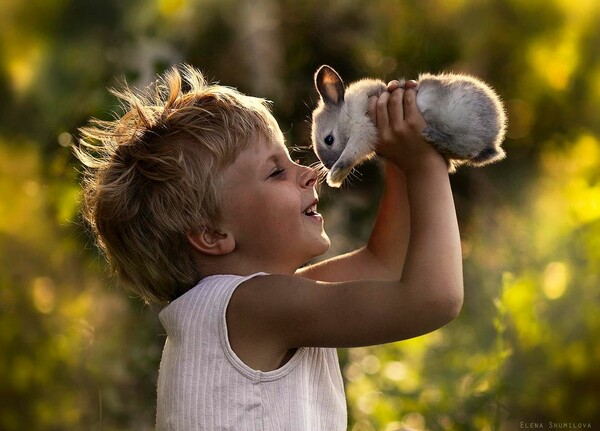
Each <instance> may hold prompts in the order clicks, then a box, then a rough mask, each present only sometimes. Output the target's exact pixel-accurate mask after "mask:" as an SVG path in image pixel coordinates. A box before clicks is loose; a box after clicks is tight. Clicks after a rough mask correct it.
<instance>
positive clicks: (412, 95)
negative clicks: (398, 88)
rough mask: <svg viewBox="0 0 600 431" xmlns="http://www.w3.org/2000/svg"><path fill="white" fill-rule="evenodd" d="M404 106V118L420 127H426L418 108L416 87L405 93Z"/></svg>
mask: <svg viewBox="0 0 600 431" xmlns="http://www.w3.org/2000/svg"><path fill="white" fill-rule="evenodd" d="M402 104H403V106H404V118H405V119H406V120H411V121H415V122H416V125H418V126H419V127H421V126H422V127H425V126H426V124H425V120H424V119H423V117H422V116H421V113H420V112H419V107H418V106H417V92H416V90H415V88H414V87H413V88H409V89H407V90H406V91H405V93H404V99H403V102H402Z"/></svg>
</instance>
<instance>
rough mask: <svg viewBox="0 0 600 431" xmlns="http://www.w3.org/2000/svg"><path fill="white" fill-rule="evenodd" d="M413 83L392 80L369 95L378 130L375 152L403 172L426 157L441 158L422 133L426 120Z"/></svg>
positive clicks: (425, 159) (370, 111)
mask: <svg viewBox="0 0 600 431" xmlns="http://www.w3.org/2000/svg"><path fill="white" fill-rule="evenodd" d="M416 86H417V83H416V82H415V81H407V82H406V83H405V84H404V88H402V87H400V83H399V82H398V81H391V82H390V83H389V84H388V91H387V92H384V93H382V94H381V96H379V97H378V98H377V97H371V98H370V99H369V111H368V114H369V117H370V118H371V120H372V121H373V122H374V123H375V125H376V126H377V129H378V131H379V142H378V144H377V148H376V152H377V154H379V155H380V156H383V157H385V158H386V159H388V160H390V161H391V162H393V163H394V164H395V165H396V166H398V167H399V168H400V169H402V170H403V171H404V172H405V173H408V172H409V171H411V170H413V169H415V168H416V167H417V166H420V164H421V163H423V162H426V161H427V160H429V159H432V158H433V159H443V157H442V156H441V155H440V154H439V153H438V152H437V151H436V150H435V149H434V148H433V147H432V146H431V145H430V144H429V143H428V142H427V141H426V140H425V138H424V137H423V135H422V131H423V129H424V128H425V127H426V126H427V124H426V123H425V120H424V119H423V116H422V115H421V113H420V112H419V109H418V107H417V92H416Z"/></svg>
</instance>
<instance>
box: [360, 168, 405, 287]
mask: <svg viewBox="0 0 600 431" xmlns="http://www.w3.org/2000/svg"><path fill="white" fill-rule="evenodd" d="M409 237H410V212H409V202H408V195H407V190H406V176H405V174H404V172H402V171H401V170H400V169H399V168H397V167H396V166H395V165H394V164H393V163H391V162H386V166H385V189H384V193H383V197H382V200H381V204H380V208H379V212H378V215H377V218H376V220H375V224H374V226H373V231H372V233H371V236H370V238H369V241H368V244H367V247H366V249H367V251H368V252H370V253H371V254H372V255H373V257H374V258H375V259H377V260H378V261H379V262H380V263H381V264H382V266H381V267H382V270H384V271H385V273H382V274H381V278H384V279H389V280H398V279H400V277H401V275H402V269H403V265H404V259H405V257H406V251H407V248H408V240H409Z"/></svg>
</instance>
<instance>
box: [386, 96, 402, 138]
mask: <svg viewBox="0 0 600 431" xmlns="http://www.w3.org/2000/svg"><path fill="white" fill-rule="evenodd" d="M403 98H404V89H403V88H400V87H399V88H396V89H395V90H394V91H392V93H390V99H389V102H388V105H389V117H390V126H391V127H392V128H393V129H397V128H399V127H400V126H401V125H402V121H403V120H404V106H403V104H402V99H403Z"/></svg>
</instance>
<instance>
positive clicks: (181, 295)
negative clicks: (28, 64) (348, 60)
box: [76, 66, 463, 431]
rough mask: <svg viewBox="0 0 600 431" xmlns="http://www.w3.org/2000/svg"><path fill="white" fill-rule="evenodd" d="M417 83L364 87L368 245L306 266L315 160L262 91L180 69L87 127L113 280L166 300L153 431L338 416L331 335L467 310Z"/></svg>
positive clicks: (371, 339)
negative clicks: (377, 175) (372, 150)
mask: <svg viewBox="0 0 600 431" xmlns="http://www.w3.org/2000/svg"><path fill="white" fill-rule="evenodd" d="M414 86H415V84H414V82H409V83H408V84H407V85H406V86H405V88H400V87H399V84H398V82H397V81H393V82H391V83H390V84H389V88H388V92H386V93H384V94H382V95H381V96H380V97H379V98H378V99H376V98H372V99H371V100H370V109H369V114H370V115H371V117H372V119H373V121H374V122H375V123H376V124H377V127H378V130H379V135H380V142H379V144H378V149H377V151H378V153H379V155H381V156H383V157H385V158H386V159H387V167H386V183H385V192H384V196H383V199H382V202H381V208H380V210H379V214H378V216H377V219H376V222H375V225H374V228H373V231H372V234H371V236H370V239H369V241H368V244H367V245H366V246H365V247H363V248H361V249H359V250H356V251H355V252H352V253H349V254H345V255H342V256H339V257H336V258H334V259H330V260H327V261H324V262H321V263H319V264H316V265H311V266H306V267H303V268H301V266H302V265H303V264H305V263H306V262H307V261H309V260H310V259H312V258H314V257H316V256H319V255H321V254H322V253H324V252H325V251H326V250H327V249H328V247H329V245H330V242H329V238H328V237H327V234H326V233H325V231H324V229H323V218H322V216H321V215H320V214H319V213H318V212H317V204H318V196H317V192H316V190H315V186H316V185H317V173H316V171H315V170H314V169H311V168H308V167H305V166H301V165H299V164H297V163H295V162H293V161H292V160H291V159H290V157H289V155H288V151H287V149H286V147H285V145H284V140H283V136H282V133H281V131H280V129H279V127H278V125H277V123H276V121H275V120H274V118H273V117H272V115H271V113H270V111H269V109H268V108H267V107H266V106H267V105H266V103H265V101H263V100H261V99H256V98H252V97H248V96H245V95H243V94H240V93H239V92H237V91H236V90H234V89H231V88H227V87H223V86H218V85H209V84H207V83H206V82H205V80H204V78H203V76H202V74H201V73H200V72H199V71H197V70H195V69H194V68H192V67H190V66H183V67H182V68H180V69H179V70H178V69H175V68H174V69H172V70H170V71H169V72H167V73H166V74H164V75H163V76H162V77H161V78H160V79H159V80H157V82H156V83H155V84H154V85H153V86H151V87H149V88H148V89H147V90H146V91H133V90H130V89H128V88H127V87H126V88H125V89H123V90H122V91H120V92H116V94H117V96H118V97H120V98H121V100H122V101H123V102H124V106H125V110H126V113H125V114H124V115H123V116H122V117H120V118H117V119H116V120H114V121H111V122H102V121H93V122H92V123H91V125H90V126H89V127H87V128H84V129H82V140H81V144H80V147H79V149H76V153H77V155H78V157H79V158H80V159H81V160H82V161H83V162H84V164H85V165H86V166H88V171H87V176H86V179H85V181H84V197H85V202H84V214H85V217H86V219H87V221H88V222H89V223H90V225H91V227H92V229H93V230H94V233H95V234H96V235H97V239H98V243H99V245H100V247H101V248H102V249H103V251H104V252H105V253H106V255H107V257H108V259H109V261H110V263H111V265H112V267H113V268H114V270H115V271H116V274H117V275H118V277H119V278H120V280H121V281H122V282H123V283H124V284H125V285H127V286H128V287H129V288H131V289H132V290H133V291H134V292H135V293H137V294H139V295H140V296H141V297H142V298H144V299H145V300H146V301H148V302H152V303H159V304H163V305H164V308H163V309H162V311H161V312H160V320H161V322H162V324H163V326H164V327H165V329H166V332H167V341H166V344H165V347H164V351H163V356H162V360H161V366H160V371H159V381H158V408H157V429H159V430H237V431H240V430H259V429H260V430H277V431H280V430H301V431H307V430H327V431H333V430H344V429H346V426H347V419H346V403H345V397H344V389H343V384H342V377H341V373H340V368H339V364H338V360H337V355H336V351H335V348H336V347H353V346H365V345H373V344H380V343H387V342H392V341H396V340H402V339H406V338H410V337H415V336H418V335H421V334H424V333H427V332H429V331H433V330H435V329H437V328H439V327H441V326H443V325H445V324H446V323H448V322H449V321H451V320H452V319H454V318H455V317H456V316H457V314H458V313H459V310H460V308H461V305H462V295H463V293H462V264H461V252H460V240H459V232H458V226H457V221H456V215H455V210H454V205H453V200H452V192H451V189H450V184H449V180H448V173H447V168H446V163H445V160H444V159H443V157H442V156H440V155H439V154H438V153H437V152H436V151H435V150H434V149H433V148H432V147H431V146H430V145H429V144H427V142H425V141H424V139H423V138H422V136H421V133H420V131H421V130H422V129H423V128H424V127H425V123H424V121H423V118H422V117H421V115H420V113H419V111H418V109H417V106H416V101H415V90H414Z"/></svg>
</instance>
